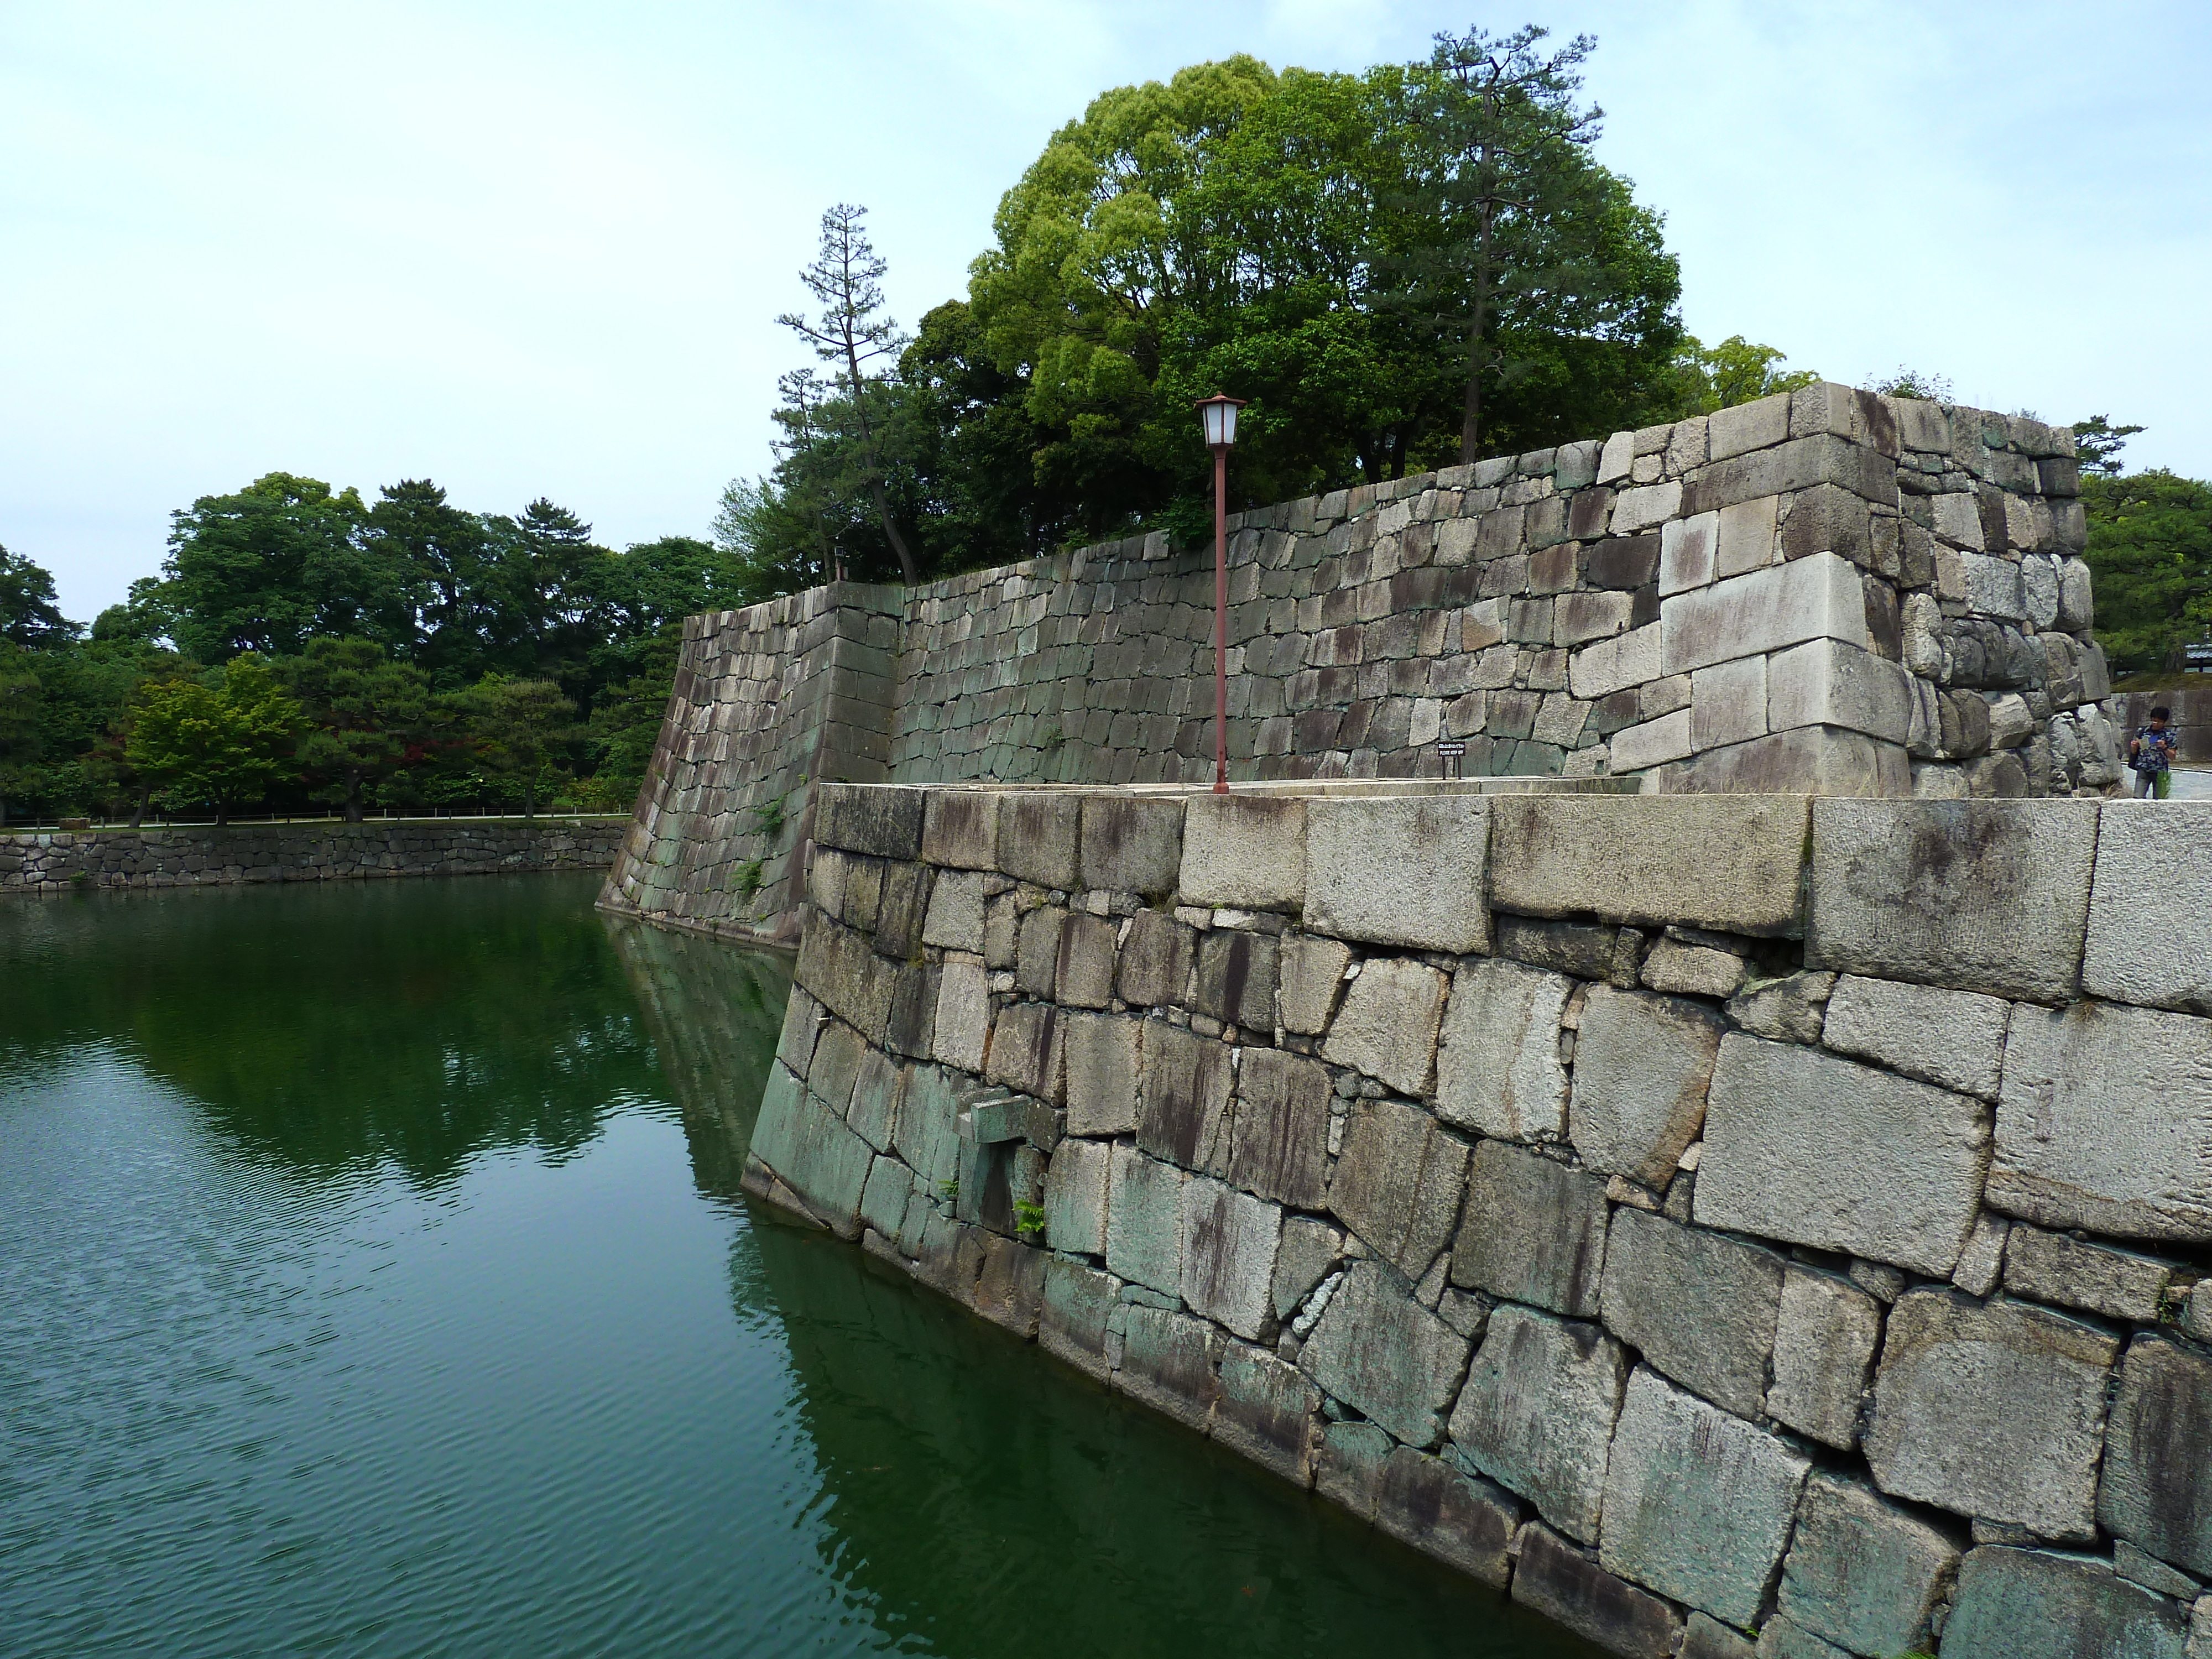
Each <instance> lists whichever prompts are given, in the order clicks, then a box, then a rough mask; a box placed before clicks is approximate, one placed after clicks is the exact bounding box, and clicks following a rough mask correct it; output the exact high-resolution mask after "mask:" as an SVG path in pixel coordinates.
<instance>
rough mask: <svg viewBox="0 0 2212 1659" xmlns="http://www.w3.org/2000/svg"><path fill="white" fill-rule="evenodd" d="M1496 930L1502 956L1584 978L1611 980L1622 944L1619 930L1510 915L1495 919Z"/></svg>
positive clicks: (1583, 923) (1498, 950)
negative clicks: (1614, 961) (1615, 957)
mask: <svg viewBox="0 0 2212 1659" xmlns="http://www.w3.org/2000/svg"><path fill="white" fill-rule="evenodd" d="M1496 929H1497V933H1498V941H1497V944H1496V945H1495V947H1494V948H1495V949H1496V951H1497V953H1498V955H1499V956H1501V957H1512V958H1513V960H1515V961H1516V962H1524V963H1528V964H1529V965H1530V966H1531V967H1535V968H1543V969H1549V970H1550V971H1552V972H1553V973H1559V974H1573V975H1578V976H1579V977H1581V978H1583V979H1606V978H1609V977H1610V976H1611V975H1612V973H1613V957H1614V955H1615V954H1616V952H1617V951H1619V949H1620V929H1619V928H1618V927H1599V926H1596V925H1595V924H1592V923H1588V922H1577V921H1536V920H1534V919H1533V918H1531V917H1528V916H1516V915H1511V914H1510V913H1508V914H1504V915H1499V916H1498V918H1497V919H1496ZM1469 965H1470V966H1472V965H1473V964H1471V963H1470V964H1469Z"/></svg>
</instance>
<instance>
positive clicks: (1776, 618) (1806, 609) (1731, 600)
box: [1659, 490, 1875, 674]
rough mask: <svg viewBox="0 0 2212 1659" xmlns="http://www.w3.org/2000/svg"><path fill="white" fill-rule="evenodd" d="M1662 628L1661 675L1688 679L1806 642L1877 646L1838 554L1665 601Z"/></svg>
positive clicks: (1859, 589) (1855, 579)
mask: <svg viewBox="0 0 2212 1659" xmlns="http://www.w3.org/2000/svg"><path fill="white" fill-rule="evenodd" d="M1758 493H1759V494H1760V495H1765V494H1769V493H1771V492H1768V491H1765V490H1761V491H1759V492H1758ZM1715 505H1720V503H1715ZM1659 629H1660V635H1659V638H1660V659H1661V668H1660V671H1661V672H1662V673H1666V674H1686V673H1688V672H1690V671H1692V669H1698V668H1704V667H1705V666H1707V665H1709V664H1712V663H1717V662H1726V661H1728V660H1729V659H1732V658H1735V657H1745V656H1755V655H1759V654H1761V653H1765V652H1769V651H1780V650H1782V649H1783V648H1784V647H1786V646H1792V645H1796V644H1798V643H1799V642H1801V641H1806V640H1838V641H1842V642H1843V643H1844V644H1846V645H1853V646H1857V647H1859V648H1860V649H1861V650H1870V649H1872V648H1873V647H1874V644H1875V639H1874V635H1873V633H1872V631H1871V630H1870V629H1869V628H1868V626H1867V600H1866V590H1865V587H1864V586H1863V583H1862V582H1861V581H1860V580H1859V573H1858V569H1857V567H1856V566H1855V565H1853V564H1852V563H1851V562H1850V560H1848V559H1845V558H1842V557H1839V556H1838V555H1836V554H1833V553H1814V554H1812V555H1810V556H1808V557H1805V558H1802V559H1794V560H1792V561H1790V562H1789V563H1787V564H1779V565H1769V566H1767V567H1766V568H1765V569H1761V570H1753V571H1752V572H1750V573H1748V574H1745V575H1741V576H1732V577H1729V579H1728V580H1724V581H1717V582H1715V583H1713V584H1712V585H1711V586H1709V587H1700V588H1696V589H1693V590H1692V591H1691V592H1685V593H1678V594H1675V595H1674V597H1672V598H1671V599H1662V600H1661V601H1660V605H1659Z"/></svg>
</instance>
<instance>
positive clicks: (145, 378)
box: [0, 0, 2212, 619]
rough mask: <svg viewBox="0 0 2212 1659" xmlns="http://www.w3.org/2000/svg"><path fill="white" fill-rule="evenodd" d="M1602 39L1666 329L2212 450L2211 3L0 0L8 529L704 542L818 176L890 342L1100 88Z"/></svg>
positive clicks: (735, 453)
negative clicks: (200, 508) (388, 489)
mask: <svg viewBox="0 0 2212 1659" xmlns="http://www.w3.org/2000/svg"><path fill="white" fill-rule="evenodd" d="M1472 21H1482V22H1485V23H1486V24H1488V25H1490V26H1492V27H1512V26H1513V25H1515V24H1517V23H1519V22H1521V21H1538V22H1542V23H1545V24H1547V25H1548V26H1550V27H1552V28H1553V30H1554V31H1555V32H1556V33H1559V34H1560V35H1565V34H1569V33H1573V32H1575V31H1576V30H1578V29H1583V30H1589V31H1590V32H1592V33H1595V34H1596V35H1597V37H1598V40H1599V47H1598V52H1597V54H1596V56H1595V59H1594V60H1593V64H1592V70H1591V74H1590V76H1589V91H1590V92H1591V94H1594V95H1595V97H1596V99H1597V100H1599V101H1600V102H1601V103H1602V104H1603V105H1604V106H1605V107H1606V110H1607V124H1606V137H1605V139H1604V141H1603V143H1602V144H1601V147H1600V150H1599V154H1600V155H1601V158H1602V159H1603V160H1604V161H1606V162H1607V164H1608V165H1610V166H1611V167H1614V168H1615V169H1616V170H1618V171H1620V172H1622V173H1626V174H1628V175H1629V176H1630V177H1631V178H1632V179H1634V180H1635V181H1636V185H1637V188H1638V195H1639V196H1640V197H1641V198H1642V199H1643V200H1644V201H1645V202H1647V203H1649V204H1651V205H1653V206H1655V207H1656V208H1658V209H1660V210H1662V211H1663V212H1664V213H1665V214H1666V215H1667V218H1668V240H1669V243H1670V245H1671V246H1673V247H1674V250H1675V251H1676V252H1678V253H1679V254H1680V257H1681V261H1682V276H1683V312H1684V316H1685V319H1686V321H1687V323H1688V325H1689V326H1690V328H1691V329H1692V331H1694V332H1696V333H1698V334H1699V335H1700V336H1702V337H1705V338H1706V339H1708V340H1713V339H1717V338H1720V337H1724V336H1726V335H1729V334H1732V333H1738V332H1741V333H1744V334H1747V335H1748V336H1750V337H1752V338H1753V339H1757V340H1763V341H1765V342H1768V343H1771V344H1774V345H1777V346H1779V347H1781V348H1782V349H1784V350H1785V351H1787V352H1788V353H1789V354H1790V361H1791V363H1792V364H1793V366H1800V367H1805V368H1817V369H1819V370H1820V371H1822V372H1823V373H1825V374H1827V375H1829V376H1830V377H1831V378H1832V379H1837V380H1847V381H1852V382H1857V381H1858V380H1862V379H1863V378H1864V377H1866V376H1867V375H1868V374H1872V373H1875V372H1880V371H1886V370H1888V369H1891V368H1895V367H1896V366H1897V365H1899V364H1900V363H1911V364H1913V365H1915V366H1917V367H1919V368H1924V369H1928V370H1932V371H1936V372H1939V373H1942V374H1947V375H1948V376H1949V377H1950V378H1951V379H1952V380H1953V381H1954V383H1955V384H1956V386H1957V388H1958V392H1959V395H1960V398H1962V399H1965V400H1967V401H1972V402H1977V403H1980V404H1987V405H1990V406H1994V407H1997V408H2002V409H2008V410H2009V409H2015V408H2021V407H2026V408H2030V409H2033V410H2037V411H2038V412H2039V413H2040V414H2042V415H2043V416H2045V417H2046V418H2048V419H2051V420H2055V421H2070V420H2074V419H2077V418H2080V417H2081V416H2085V415H2089V414H2094V413H2109V414H2110V415H2112V416H2113V417H2114V418H2116V419H2118V418H2126V419H2129V420H2131V421H2140V422H2144V423H2145V424H2147V425H2148V427H2149V428H2150V430H2149V432H2148V434H2146V435H2144V436H2143V437H2142V438H2141V439H2139V440H2137V441H2136V447H2135V449H2134V450H2133V451H2132V452H2131V459H2133V460H2134V461H2136V463H2137V464H2140V465H2169V466H2172V467H2174V468H2176V469H2177V470H2179V471H2187V472H2191V473H2194V474H2196V475H2198V476H2204V475H2206V474H2212V415H2208V413H2207V411H2206V408H2205V399H2206V390H2205V389H2206V387H2207V386H2212V348H2208V331H2207V304H2208V301H2207V293H2208V289H2212V283H2208V263H2212V262H2208V254H2212V231H2208V228H2207V224H2208V219H2207V207H2208V200H2207V198H2208V194H2212V189H2208V179H2212V169H2208V163H2212V141H2209V140H2208V134H2212V122H2209V121H2208V117H2207V113H2206V112H2207V109H2208V107H2209V106H2212V104H2209V103H2208V94H2207V93H2206V90H2205V88H2206V87H2207V85H2208V75H2209V74H2212V50H2208V48H2212V6H2208V5H2207V4H2205V3H2204V0H2179V3H2170V4H2155V3H2145V4H2128V3H2118V4H2110V5H2106V6H2101V7H2097V8H2093V9H2083V8H2081V6H2079V5H2076V4H2066V5H2060V4H2044V3H2024V0H2021V3H2008V4H1990V5H1969V4H1963V3H1954V4H1943V3H1936V0H1920V3H1910V4H1907V3H1857V4H1850V3H1829V4H1819V3H1789V0H1681V3H1676V4H1670V5H1655V4H1651V3H1650V0H1644V3H1638V4H1627V3H1612V0H1546V3H1541V4H1535V3H1522V4H1516V5H1512V6H1510V7H1509V8H1507V9H1504V10H1499V9H1489V8H1486V9H1480V10H1477V9H1473V8H1470V7H1469V6H1468V5H1466V4H1465V3H1462V0H1448V3H1430V0H1403V3H1391V0H1334V3H1328V0H1285V3H1279V4H1262V3H1250V4H1237V3H1215V4H1212V5H1206V6H1194V5H1190V4H1188V3H1174V4H1162V3H1152V0H1111V3H1103V4H1100V3H1060V4H1054V5H1049V6H1041V5H1017V4H1013V3H1004V0H1001V3H993V0H972V3H929V0H905V3H902V4H896V5H890V4H884V5H873V4H839V3H835V0H831V3H818V0H817V3H812V4H805V5H794V4H765V3H763V4H736V3H731V4H719V5H715V4H690V5H685V4H673V3H668V4H657V3H642V0H629V3H623V4H620V5H617V4H612V3H607V4H599V5H583V4H558V3H551V0H532V3H520V0H517V3H508V4H498V3H488V0H487V3H442V4H438V5H404V4H375V3H364V4H356V5H351V6H346V7H343V8H341V7H335V6H318V5H302V4H299V3H296V0H295V3H291V4H285V5H248V4H224V3H216V0H194V3H191V4H176V3H143V4H101V3H67V4H58V3H53V0H0V544H5V545H7V546H8V547H9V548H11V549H13V550H15V551H17V552H19V553H22V554H27V555H28V556H31V557H32V558H34V559H36V560H38V561H39V562H40V563H42V564H45V565H46V566H47V568H50V569H52V571H53V572H54V573H55V575H56V578H57V580H58V583H59V585H60V588H61V592H62V598H63V599H64V609H65V610H66V611H68V613H69V614H70V615H71V616H73V617H78V618H80V619H89V617H91V616H92V615H93V614H94V612H95V611H98V610H99V609H100V607H102V606H104V605H109V604H111V603H113V602H114V601H116V600H117V599H120V598H121V597H122V595H123V592H124V590H125V587H126V586H128V584H129V583H130V581H131V579H132V578H134V577H137V576H141V575H147V574H153V573H154V572H155V569H156V568H157V567H158V566H159V564H160V562H161V556H162V538H163V537H164V535H165V534H166V532H167V521H168V513H169V512H170V511H171V509H173V508H174V507H180V506H184V505H185V504H187V503H189V502H190V501H191V500H192V498H193V497H194V496H196V495H205V494H210V493H216V492H221V491H226V490H230V489H236V488H238V487H239V486H240V485H241V484H244V483H246V482H248V481H249V480H251V479H252V478H253V477H257V476H258V475H259V474H261V473H263V472H266V471H275V470H282V471H292V472H303V473H307V474H311V475H313V476H314V477H321V478H325V479H328V480H331V482H333V483H341V484H343V483H352V484H356V485H358V486H360V487H361V489H362V491H363V493H364V494H372V493H373V491H374V489H375V487H376V486H377V485H379V484H382V483H391V482H393V481H394V480H396V479H398V478H401V477H422V476H426V475H427V476H428V477H435V478H436V479H437V480H438V481H439V482H440V483H443V484H444V485H446V486H447V489H449V490H450V491H451V492H452V495H453V499H454V500H455V501H457V502H458V503H459V504H460V505H463V506H465V507H473V508H477V509H480V510H498V511H513V510H514V509H516V508H519V507H521V506H522V505H523V504H524V503H525V502H526V501H529V500H530V499H532V497H534V496H537V495H550V496H551V497H553V499H554V500H556V501H560V502H562V504H564V505H566V506H568V507H573V508H574V509H575V510H576V511H577V512H578V513H581V514H582V515H583V516H584V517H585V518H586V519H588V520H591V521H592V523H594V524H595V525H596V526H597V529H598V533H599V538H601V539H602V540H605V541H607V542H610V543H611V544H615V545H622V544H625V543H628V542H631V541H639V540H645V539H647V538H652V537H654V536H657V535H661V534H665V533H671V532H688V533H691V534H702V533H704V532H705V529H706V526H707V523H708V518H709V517H710V515H711V514H712V513H713V510H714V501H715V498H716V495H718V493H719V492H720V488H721V486H722V484H723V483H724V482H725V481H726V479H728V478H729V477H731V476H732V475H733V474H739V473H743V474H748V475H750V474H755V473H758V472H760V471H763V470H764V469H765V467H766V466H767V465H768V461H769V454H768V436H769V422H768V419H767V411H768V409H769V405H770V404H771V403H772V402H773V400H774V397H775V377H776V375H777V374H778V373H779V372H780V371H781V370H783V369H785V368H790V367H793V366H795V365H796V364H797V363H799V362H801V361H802V360H803V358H802V354H801V352H800V351H799V349H798V343H797V342H796V341H794V340H793V339H792V338H791V337H789V336H787V335H786V334H784V333H783V332H782V331H781V330H779V329H777V328H776V327H775V325H774V323H773V321H772V319H773V318H774V317H775V314H776V313H778V312H779V311H781V310H785V309H787V308H790V307H793V306H794V305H796V304H797V303H798V302H799V300H800V299H801V297H802V296H801V295H800V293H799V289H798V286H797V284H796V283H795V282H794V280H793V271H794V270H795V269H796V268H797V267H798V266H799V264H801V263H803V262H804V261H805V258H807V257H808V255H809V253H810V252H811V246H812V242H813V238H814V225H815V221H816V219H817V216H818V215H819V214H820V211H821V210H822V209H823V206H825V205H826V204H829V202H832V201H836V200H852V201H858V202H861V203H864V204H866V205H867V206H869V207H870V208H871V209H872V223H873V225H874V228H875V235H876V240H877V245H878V247H879V249H880V250H881V251H882V252H884V254H886V255H887V256H888V257H889V258H890V261H891V264H892V276H891V280H890V283H889V285H888V287H889V292H890V297H891V300H892V301H893V306H894V308H895V310H896V314H897V316H898V318H899V319H900V320H901V321H902V322H903V323H905V324H907V325H909V326H911V325H912V324H913V323H914V322H915V320H916V319H918V318H919V317H920V315H921V313H922V312H923V311H925V310H926V309H927V308H928V307H930V306H932V305H933V304H935V303H936V302H937V301H939V300H941V299H944V298H946V297H948V296H951V295H956V294H958V293H960V292H962V291H963V284H964V280H965V270H966V266H967V263H968V261H969V259H970V258H973V257H974V256H975V253H976V252H979V251H980V250H981V248H982V247H983V246H985V244H986V242H987V238H988V234H989V228H990V219H991V213H992V210H993V208H994V205H995V204H996V203H997V200H998V197H999V195H1000V192H1001V191H1003V190H1005V189H1006V186H1007V185H1010V184H1012V182H1013V180H1014V179H1016V177H1017V176H1018V174H1019V173H1020V172H1021V170H1022V168H1023V167H1024V166H1025V165H1026V164H1027V163H1028V162H1029V161H1030V160H1031V159H1032V158H1034V156H1035V155H1036V153H1037V151H1038V149H1040V147H1041V146H1042V143H1043V142H1044V140H1045V138H1046V137H1047V136H1048V134H1049V133H1050V132H1051V131H1052V130H1053V129H1054V127H1056V126H1058V125H1060V123H1062V122H1063V121H1066V120H1067V119H1069V118H1073V116H1075V115H1077V114H1078V113H1079V112H1080V111H1081V110H1082V108H1083V106H1084V105H1085V102H1086V101H1087V100H1089V99H1090V98H1091V97H1092V96H1093V95H1095V94H1097V92H1099V91H1100V90H1102V89H1103V88H1107V87H1109V86H1115V85H1121V84H1124V83H1127V82H1133V81H1138V80H1144V79H1149V78H1159V77H1164V76H1167V75H1169V74H1170V73H1172V72H1173V71H1174V70H1176V68H1178V67H1179V66H1181V65H1182V64H1188V63H1193V62H1197V61H1200V60H1202V59H1205V58H1218V57H1221V56H1225V55H1226V54H1228V53H1230V52H1238V51H1243V52H1253V53H1255V54H1256V55H1258V56H1259V57H1261V58H1264V59H1266V60H1267V62H1269V63H1271V64H1276V65H1278V66H1281V65H1284V64H1305V65H1307V66H1310V67H1313V68H1330V69H1346V70H1352V69H1358V68H1360V67H1362V66H1364V65H1365V64H1370V63H1375V62H1379V61H1384V60H1389V59H1394V58H1413V57H1416V56H1419V55H1422V54H1423V53H1424V52H1425V50H1426V46H1427V41H1428V38H1429V36H1430V35H1431V33H1434V32H1435V31H1436V30H1437V29H1441V28H1448V27H1449V28H1458V27H1466V26H1467V25H1468V23H1469V22H1472Z"/></svg>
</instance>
